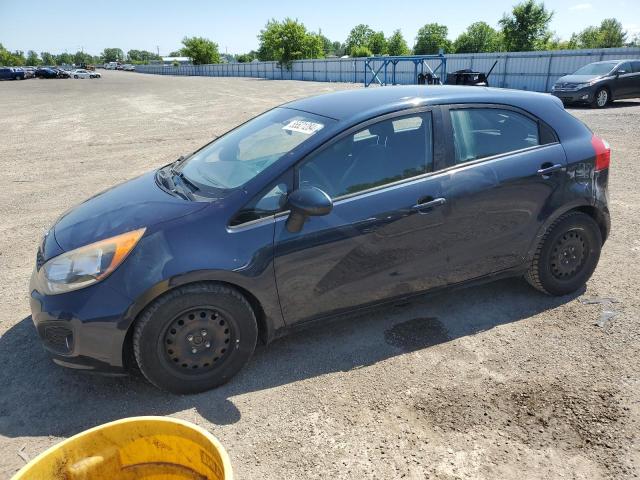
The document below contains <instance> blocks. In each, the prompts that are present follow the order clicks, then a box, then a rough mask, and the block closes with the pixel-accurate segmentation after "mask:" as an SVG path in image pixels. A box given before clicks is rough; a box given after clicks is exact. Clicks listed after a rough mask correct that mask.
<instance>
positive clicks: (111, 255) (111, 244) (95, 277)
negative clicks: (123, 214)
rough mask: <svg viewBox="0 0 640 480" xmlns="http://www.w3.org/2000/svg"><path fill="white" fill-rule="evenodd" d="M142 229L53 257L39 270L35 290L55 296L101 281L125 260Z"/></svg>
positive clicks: (140, 235)
mask: <svg viewBox="0 0 640 480" xmlns="http://www.w3.org/2000/svg"><path fill="white" fill-rule="evenodd" d="M145 230H146V229H145V228H140V229H138V230H134V231H131V232H127V233H123V234H121V235H116V236H115V237H111V238H107V239H105V240H100V241H99V242H95V243H92V244H90V245H85V246H84V247H80V248H76V249H75V250H71V251H70V252H66V253H63V254H61V255H58V256H57V257H54V258H52V259H51V260H49V261H48V262H46V263H45V264H44V265H43V266H42V267H41V268H40V270H39V271H38V273H37V277H36V279H37V283H36V288H37V289H38V291H40V293H43V294H45V295H57V294H59V293H66V292H70V291H72V290H78V289H79V288H84V287H88V286H89V285H92V284H94V283H97V282H99V281H100V280H103V279H104V278H106V277H107V276H108V275H109V274H110V273H111V272H113V271H114V270H115V269H116V268H118V266H119V265H120V264H121V263H122V262H123V261H124V259H125V258H127V256H128V255H129V253H131V251H132V250H133V248H134V247H135V246H136V244H137V243H138V241H139V240H140V238H142V235H143V234H144V232H145Z"/></svg>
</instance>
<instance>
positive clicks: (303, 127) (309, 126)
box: [282, 120, 324, 135]
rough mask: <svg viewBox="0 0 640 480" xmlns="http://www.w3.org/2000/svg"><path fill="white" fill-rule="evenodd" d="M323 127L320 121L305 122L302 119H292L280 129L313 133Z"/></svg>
mask: <svg viewBox="0 0 640 480" xmlns="http://www.w3.org/2000/svg"><path fill="white" fill-rule="evenodd" d="M323 127H324V125H323V124H321V123H315V122H307V121H304V120H292V121H290V122H289V123H288V124H286V125H285V126H284V127H282V129H283V130H290V131H292V132H300V133H304V134H306V135H311V134H313V133H316V132H317V131H318V130H322V128H323Z"/></svg>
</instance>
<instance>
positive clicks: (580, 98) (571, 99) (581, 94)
mask: <svg viewBox="0 0 640 480" xmlns="http://www.w3.org/2000/svg"><path fill="white" fill-rule="evenodd" d="M551 94H552V95H555V96H556V97H558V98H559V99H560V100H562V102H563V103H591V102H592V101H593V98H594V97H593V92H592V91H591V89H590V88H581V89H580V90H553V91H552V92H551Z"/></svg>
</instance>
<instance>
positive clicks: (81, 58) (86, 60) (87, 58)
mask: <svg viewBox="0 0 640 480" xmlns="http://www.w3.org/2000/svg"><path fill="white" fill-rule="evenodd" d="M93 62H94V58H93V56H92V55H89V54H88V53H84V52H79V51H78V52H76V53H75V54H74V55H73V63H75V64H76V65H88V64H91V63H93Z"/></svg>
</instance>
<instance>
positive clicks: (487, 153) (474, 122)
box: [450, 108, 540, 163]
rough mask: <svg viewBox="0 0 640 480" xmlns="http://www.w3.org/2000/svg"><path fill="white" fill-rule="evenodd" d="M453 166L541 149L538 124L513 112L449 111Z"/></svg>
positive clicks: (497, 110)
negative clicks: (453, 150) (453, 153)
mask: <svg viewBox="0 0 640 480" xmlns="http://www.w3.org/2000/svg"><path fill="white" fill-rule="evenodd" d="M450 115H451V126H452V129H453V142H454V149H455V161H456V163H464V162H470V161H472V160H477V159H480V158H485V157H491V156H493V155H500V154H502V153H508V152H514V151H516V150H522V149H523V148H529V147H534V146H536V145H540V136H539V132H538V122H536V121H534V120H532V119H530V118H529V117H526V116H524V115H522V114H520V113H517V112H514V111H512V110H503V109H499V108H468V109H456V110H450Z"/></svg>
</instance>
